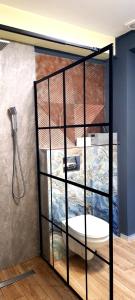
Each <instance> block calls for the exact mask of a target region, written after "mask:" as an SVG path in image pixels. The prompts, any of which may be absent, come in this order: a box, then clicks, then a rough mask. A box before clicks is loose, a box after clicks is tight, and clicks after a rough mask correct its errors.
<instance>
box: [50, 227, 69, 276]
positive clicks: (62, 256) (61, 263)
mask: <svg viewBox="0 0 135 300" xmlns="http://www.w3.org/2000/svg"><path fill="white" fill-rule="evenodd" d="M64 237H65V234H63V232H62V231H61V230H60V229H58V228H57V227H56V226H53V254H54V268H55V269H56V270H57V271H58V272H59V274H60V275H61V276H62V277H63V278H64V279H65V280H67V263H66V262H67V261H66V239H65V238H64Z"/></svg>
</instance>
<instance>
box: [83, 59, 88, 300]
mask: <svg viewBox="0 0 135 300" xmlns="http://www.w3.org/2000/svg"><path fill="white" fill-rule="evenodd" d="M85 94H86V93H85V62H84V63H83V101H84V106H83V107H84V186H86V127H85V124H86V98H85ZM86 204H87V203H86V189H84V227H85V273H86V274H85V275H86V300H87V299H88V264H87V219H86V214H87V210H86Z"/></svg>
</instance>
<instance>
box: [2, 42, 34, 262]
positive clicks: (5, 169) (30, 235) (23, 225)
mask: <svg viewBox="0 0 135 300" xmlns="http://www.w3.org/2000/svg"><path fill="white" fill-rule="evenodd" d="M34 79H35V55H34V48H33V47H31V46H25V45H21V44H17V43H10V44H9V45H8V46H7V47H6V48H5V49H4V50H3V51H1V52H0V268H3V267H6V266H9V265H11V264H12V265H13V264H16V263H18V262H21V261H24V260H26V259H28V258H30V257H33V256H35V255H37V254H38V252H39V241H38V202H37V182H36V146H35V122H34V93H33V80H34ZM10 106H16V109H17V113H18V143H19V148H20V153H21V160H22V167H23V171H24V178H25V184H26V195H25V197H24V198H23V199H22V200H21V201H20V205H18V206H17V205H16V204H15V203H14V201H13V199H12V193H11V192H12V190H11V179H12V157H13V152H12V138H11V126H10V121H9V119H8V116H7V109H8V108H9V107H10Z"/></svg>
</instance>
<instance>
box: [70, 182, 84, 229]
mask: <svg viewBox="0 0 135 300" xmlns="http://www.w3.org/2000/svg"><path fill="white" fill-rule="evenodd" d="M67 194H68V219H70V222H72V223H73V221H72V220H71V218H75V217H77V216H80V215H82V216H84V189H81V188H78V187H77V186H74V185H72V184H68V193H67ZM74 225H77V219H74Z"/></svg>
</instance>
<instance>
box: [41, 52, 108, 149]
mask: <svg viewBox="0 0 135 300" xmlns="http://www.w3.org/2000/svg"><path fill="white" fill-rule="evenodd" d="M72 62H73V61H72V60H71V59H66V58H62V57H55V56H50V55H43V54H42V55H41V54H37V55H36V78H37V79H40V78H42V77H43V76H46V75H48V74H50V73H53V72H55V71H57V70H59V69H61V68H63V67H65V66H67V65H69V64H71V63H72ZM65 79H66V103H67V107H66V110H67V124H69V125H72V124H82V123H83V121H84V120H83V118H84V110H83V109H84V108H83V102H84V95H83V65H82V64H81V65H78V66H76V67H74V68H71V69H69V70H68V71H66V77H65ZM104 90H105V69H104V66H103V65H102V64H96V63H93V62H92V63H87V64H86V81H85V91H86V98H85V99H86V122H87V123H90V124H91V123H94V122H104ZM38 103H39V126H48V125H49V118H48V114H49V107H48V88H47V81H45V82H43V83H40V85H39V87H38ZM50 112H51V125H63V82H62V74H60V75H57V76H55V77H52V78H51V79H50ZM96 130H97V129H96V128H92V132H96ZM98 130H99V129H98ZM61 131H62V130H61ZM90 131H91V130H90V129H88V132H90ZM82 135H83V129H79V130H78V129H72V130H71V129H69V130H68V132H67V136H68V140H69V143H71V144H72V145H74V144H75V141H76V138H77V137H80V136H82ZM60 136H61V134H60ZM42 140H44V139H43V137H42ZM57 144H58V143H57ZM57 146H58V145H57ZM54 148H55V143H54Z"/></svg>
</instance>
